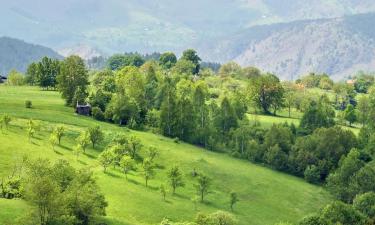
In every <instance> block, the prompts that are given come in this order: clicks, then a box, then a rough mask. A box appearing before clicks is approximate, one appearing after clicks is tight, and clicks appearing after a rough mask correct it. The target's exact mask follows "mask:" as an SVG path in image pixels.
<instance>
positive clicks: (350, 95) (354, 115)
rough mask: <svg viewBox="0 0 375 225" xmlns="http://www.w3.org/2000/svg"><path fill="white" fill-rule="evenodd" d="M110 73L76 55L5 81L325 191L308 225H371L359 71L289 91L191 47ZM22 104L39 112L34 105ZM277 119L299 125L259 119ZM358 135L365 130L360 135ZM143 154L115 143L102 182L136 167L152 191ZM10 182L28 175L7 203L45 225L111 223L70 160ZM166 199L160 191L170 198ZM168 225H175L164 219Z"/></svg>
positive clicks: (122, 62)
mask: <svg viewBox="0 0 375 225" xmlns="http://www.w3.org/2000/svg"><path fill="white" fill-rule="evenodd" d="M105 67H106V68H105V69H102V70H88V69H87V65H86V64H85V62H84V60H82V59H81V58H79V57H78V56H70V57H67V58H66V59H64V60H57V59H52V58H47V57H45V58H43V59H42V60H40V61H37V62H34V63H32V64H30V65H29V67H28V68H27V72H26V73H25V75H23V74H21V73H19V72H17V71H15V70H13V71H12V72H11V73H10V74H9V76H8V79H7V81H6V82H7V84H8V85H25V84H27V85H31V86H39V87H40V88H41V89H43V90H45V91H46V92H47V90H57V91H59V92H60V93H61V96H62V98H63V99H64V100H65V104H66V105H67V106H70V107H72V111H74V109H73V108H76V107H77V106H78V105H86V106H89V107H90V113H88V114H89V115H90V116H92V118H94V119H96V120H98V121H105V122H108V123H113V124H117V125H118V126H120V127H124V129H132V130H142V131H148V132H153V133H156V134H161V135H163V136H166V137H170V138H173V139H174V141H175V142H176V143H179V142H186V143H190V144H193V145H196V146H199V147H201V148H202V149H203V148H204V149H206V150H208V151H214V152H221V153H223V154H229V155H231V156H233V157H236V158H240V159H243V160H248V161H250V162H251V163H256V164H259V165H263V166H265V167H269V168H272V169H274V170H278V171H282V172H284V173H288V174H291V175H294V176H297V177H301V178H303V179H305V180H306V181H307V182H310V183H312V184H315V185H321V186H324V187H325V188H326V189H327V190H328V191H329V192H330V193H331V194H332V196H334V199H335V200H334V201H333V202H332V203H330V204H328V205H326V206H325V205H322V206H321V208H322V209H321V211H320V212H316V214H314V215H312V216H308V215H306V216H307V217H306V218H304V219H303V220H302V221H301V222H300V223H299V224H301V225H307V224H309V225H313V224H316V225H318V224H348V225H349V224H373V223H374V221H375V211H374V209H375V208H374V207H375V183H374V181H375V166H374V162H373V156H374V148H375V145H374V138H375V136H374V129H375V122H374V121H375V86H374V82H375V80H374V76H373V75H371V74H365V73H358V74H356V75H353V77H352V79H351V80H348V81H341V82H334V81H333V80H331V79H330V77H329V76H328V75H327V74H315V73H311V74H308V75H305V76H303V77H301V78H300V79H298V80H296V81H293V82H291V81H280V79H279V78H278V77H277V76H276V75H274V74H271V73H265V72H263V71H261V70H259V69H257V68H255V67H245V68H243V67H241V66H239V65H238V64H236V63H234V62H228V63H226V64H223V65H218V64H214V63H202V62H201V58H200V57H199V55H198V53H197V52H196V51H195V50H193V49H188V50H186V51H184V52H183V54H182V56H181V57H180V58H177V57H176V55H175V54H174V53H173V52H166V53H163V54H153V55H148V56H147V57H145V56H142V55H139V54H137V53H132V54H118V55H114V56H112V57H110V58H109V59H108V60H107V62H106V66H105ZM25 106H26V107H32V102H31V101H28V102H25ZM281 112H286V113H285V114H283V116H284V117H290V118H296V117H297V116H296V115H301V116H300V119H299V122H298V123H281V124H280V123H279V124H276V123H275V124H273V125H271V126H270V127H264V126H262V125H261V123H260V122H259V121H258V120H257V116H256V115H269V116H272V117H276V118H278V117H282V116H280V113H281ZM254 115H255V116H254ZM11 120H12V119H11V117H10V116H9V115H6V114H4V115H2V117H1V128H2V129H7V128H6V127H7V126H8V124H9V123H10V122H11ZM125 127H126V128H125ZM353 127H356V128H357V129H360V131H359V133H358V134H355V133H353V131H352V130H351V128H353ZM26 129H27V132H28V135H29V138H30V139H32V138H33V135H34V134H35V132H37V131H38V125H37V124H36V123H35V122H34V121H33V120H29V122H28V125H27V128H26ZM64 132H66V131H64V128H63V127H56V129H54V130H53V132H52V133H51V137H50V143H51V145H52V146H53V148H54V146H56V145H58V144H60V140H61V137H63V136H64ZM103 136H104V134H103V132H102V131H101V128H100V127H99V126H97V127H92V128H89V129H87V131H85V132H82V133H81V134H80V136H79V137H78V138H77V140H76V142H77V143H76V147H75V148H74V154H75V155H76V157H77V159H78V157H79V155H80V154H84V153H85V149H86V148H87V146H88V145H90V144H91V145H92V148H94V149H95V147H96V145H97V144H98V143H100V142H102V141H103V138H104V137H103ZM142 145H143V143H142V142H141V141H140V140H139V139H138V138H136V137H130V138H128V137H122V136H118V137H114V138H113V141H112V142H111V143H110V144H109V145H108V146H107V147H106V148H105V149H104V150H103V151H102V152H101V153H100V155H99V157H98V163H99V164H100V165H101V166H102V167H103V170H104V172H105V171H106V170H107V168H108V167H110V166H113V167H114V168H118V169H119V170H121V171H123V172H124V173H125V175H127V173H128V172H130V171H132V170H133V169H134V167H135V165H136V164H139V165H140V167H141V168H142V171H143V173H142V174H143V176H144V180H145V185H146V186H147V185H148V181H149V180H151V179H152V178H153V176H154V173H155V170H154V166H155V165H154V163H153V161H154V158H155V157H157V151H156V150H155V149H153V148H152V147H150V148H149V149H148V155H147V157H144V158H141V157H140V156H139V154H138V153H139V151H140V148H141V146H142ZM20 171H24V172H20ZM25 171H26V172H25ZM14 173H25V174H27V175H24V176H19V177H21V178H19V177H17V176H10V177H11V178H10V179H8V180H3V181H2V182H1V183H0V184H1V186H0V190H1V194H0V196H1V197H3V198H15V197H20V198H24V199H26V200H27V201H29V202H30V203H31V204H34V205H35V206H37V208H38V210H36V211H35V212H34V213H33V214H32V215H30V217H31V218H33V220H32V221H38V222H36V223H38V224H42V225H44V224H91V223H93V222H94V221H95V219H96V217H98V216H99V217H100V216H103V215H105V208H106V206H107V202H106V201H105V196H104V195H103V194H101V192H100V189H99V188H98V185H97V184H96V182H95V179H94V178H93V176H92V174H91V173H90V172H88V171H84V170H83V171H81V170H76V169H74V168H73V167H72V166H70V165H69V163H68V162H66V161H59V162H56V163H51V162H49V161H43V160H42V161H33V160H30V159H24V160H21V161H20V162H19V166H16V167H15V171H14ZM196 176H197V183H196V185H195V187H196V189H197V193H198V199H197V201H200V202H204V200H205V196H206V195H207V194H209V193H210V188H211V185H210V184H211V178H210V177H209V176H207V175H205V174H203V173H200V174H199V173H197V174H196ZM13 178H14V179H13ZM168 180H169V181H168V184H169V186H170V187H171V188H172V190H173V193H175V191H176V190H177V189H178V188H183V187H184V185H185V182H184V181H183V179H182V176H181V169H180V168H179V167H178V166H175V167H172V168H171V169H170V170H168ZM275 188H276V187H275ZM165 189H166V187H164V186H161V187H160V192H161V195H162V196H164V198H165V193H166V190H165ZM82 190H84V191H82ZM77 196H79V197H77ZM238 201H241V199H238V197H237V193H236V192H232V193H230V202H231V205H230V206H231V208H232V209H233V207H234V206H235V204H236V203H237V202H238ZM161 224H164V225H167V224H175V223H173V222H171V221H169V220H167V219H165V220H164V221H162V222H161ZM176 224H180V223H176ZM186 224H188V223H186ZM189 224H197V225H219V224H228V225H229V224H236V219H235V218H234V217H232V215H230V214H227V213H224V212H217V213H213V214H198V216H197V218H196V220H195V221H194V222H191V223H189Z"/></svg>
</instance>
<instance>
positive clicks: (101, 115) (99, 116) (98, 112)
mask: <svg viewBox="0 0 375 225" xmlns="http://www.w3.org/2000/svg"><path fill="white" fill-rule="evenodd" d="M92 116H93V117H94V118H95V119H97V120H100V121H103V120H104V113H103V112H102V110H101V109H100V108H99V107H93V108H92Z"/></svg>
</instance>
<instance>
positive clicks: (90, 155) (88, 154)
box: [84, 153, 96, 159]
mask: <svg viewBox="0 0 375 225" xmlns="http://www.w3.org/2000/svg"><path fill="white" fill-rule="evenodd" d="M84 155H85V156H87V157H88V158H90V159H96V157H95V156H94V155H92V154H90V153H84Z"/></svg>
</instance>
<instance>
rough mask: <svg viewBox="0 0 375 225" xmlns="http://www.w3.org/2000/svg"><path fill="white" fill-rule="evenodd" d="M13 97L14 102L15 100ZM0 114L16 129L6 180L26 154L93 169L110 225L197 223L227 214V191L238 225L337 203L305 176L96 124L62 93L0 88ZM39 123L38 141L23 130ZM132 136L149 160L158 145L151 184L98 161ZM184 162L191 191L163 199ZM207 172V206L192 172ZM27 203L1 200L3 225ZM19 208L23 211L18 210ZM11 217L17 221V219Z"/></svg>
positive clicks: (288, 217) (2, 171) (3, 160)
mask: <svg viewBox="0 0 375 225" xmlns="http://www.w3.org/2000/svg"><path fill="white" fill-rule="evenodd" d="M9 99H12V100H11V101H10V100H9ZM25 99H30V100H32V102H33V109H26V108H25V107H24V101H25ZM0 105H1V107H0V115H2V114H3V113H7V114H9V115H10V116H12V122H11V126H10V127H9V129H8V130H4V131H3V132H2V133H1V135H0V143H1V148H0V156H1V157H0V177H5V176H6V175H7V174H9V173H10V171H11V170H12V168H13V166H14V164H15V163H16V162H17V160H18V159H21V158H22V157H23V156H24V155H27V156H29V157H31V158H39V157H42V158H48V159H50V160H51V161H55V160H58V159H65V160H68V161H69V162H70V163H71V164H72V165H73V166H74V167H76V168H82V167H86V168H91V170H92V171H93V172H94V176H95V178H96V179H97V181H98V184H99V185H100V188H101V190H102V192H103V194H104V195H105V196H106V199H107V201H108V208H107V216H106V219H107V221H106V224H108V225H130V224H132V225H134V224H137V225H150V224H159V223H160V221H161V220H162V219H163V218H165V217H167V218H170V219H172V220H175V221H185V220H186V221H191V220H193V219H194V217H195V215H196V213H197V210H199V211H200V212H204V213H207V212H214V211H217V210H224V211H229V210H230V207H229V204H228V200H229V199H228V197H229V196H228V194H229V192H230V191H236V192H237V193H238V197H239V199H240V202H239V203H238V204H237V205H236V208H235V210H234V212H233V214H234V215H235V216H236V217H237V218H238V220H239V225H268V224H269V225H272V224H275V223H277V222H280V221H290V222H296V221H298V220H299V219H301V218H302V217H304V216H305V215H307V214H309V213H312V212H315V211H316V210H318V209H319V208H320V207H321V206H323V205H325V204H327V202H329V201H330V200H331V196H330V195H329V194H328V193H327V192H326V190H325V189H324V188H322V187H318V186H315V185H311V184H308V183H307V182H305V181H304V180H303V179H300V178H296V177H293V176H290V175H287V174H283V173H280V172H277V171H273V170H271V169H267V168H265V167H262V166H260V165H255V164H252V163H249V162H247V161H245V160H239V159H235V158H233V157H231V156H228V155H225V154H220V153H215V152H211V151H206V150H204V149H202V148H198V147H195V146H192V145H189V144H185V143H175V142H174V141H173V139H170V138H166V137H162V136H159V135H156V134H152V133H148V132H140V131H133V130H127V129H125V128H124V127H119V126H116V125H114V124H109V123H104V122H98V121H96V120H93V119H92V118H90V117H84V116H76V115H75V114H74V112H73V109H72V108H69V107H67V106H64V101H63V100H62V99H61V98H60V94H59V93H58V92H52V91H48V92H46V91H41V90H40V89H39V88H36V87H13V86H1V85H0ZM29 118H33V119H34V120H37V121H38V122H40V124H41V130H40V131H38V132H37V133H36V134H35V138H33V139H32V141H29V140H28V137H27V132H26V131H25V127H26V126H27V119H29ZM61 124H64V127H65V135H64V137H63V139H62V142H61V145H60V146H56V149H55V150H56V151H53V150H52V147H51V145H50V143H49V141H48V140H49V136H50V134H51V129H53V128H54V127H56V126H57V125H61ZM97 125H100V127H101V129H102V130H103V131H104V132H105V136H106V138H105V140H104V143H101V144H99V145H98V146H97V147H96V149H92V148H91V147H88V148H87V150H86V153H85V154H81V155H80V156H79V159H78V160H77V158H76V156H75V155H74V153H73V152H72V150H73V148H74V146H75V145H76V144H77V143H76V138H77V136H78V135H79V133H80V132H82V131H84V130H86V129H87V128H88V127H94V126H97ZM119 134H121V135H126V136H127V137H130V136H132V135H135V136H137V137H138V138H140V139H141V141H142V144H143V145H144V147H143V148H142V150H141V151H140V152H139V153H140V155H141V158H144V157H146V155H147V149H148V147H149V146H155V147H156V148H157V151H158V156H157V158H156V159H155V163H156V165H157V167H156V169H155V172H156V173H155V177H154V178H153V179H151V180H150V181H149V187H145V185H144V178H143V175H142V172H143V171H142V168H140V167H141V166H140V165H139V163H138V166H137V167H138V169H137V171H134V172H131V173H130V174H129V177H128V178H129V179H128V180H127V179H126V178H125V175H124V174H123V173H122V172H121V171H120V169H119V168H117V169H116V168H112V166H111V167H110V168H108V170H107V173H104V172H103V168H102V167H101V166H100V165H99V163H98V161H97V156H98V154H99V153H100V152H101V151H102V150H103V149H104V148H105V146H106V145H107V144H108V143H109V142H110V141H111V140H112V139H113V137H115V136H116V135H119ZM173 165H179V166H180V168H181V170H182V171H183V178H184V182H185V187H183V188H179V189H178V190H177V193H176V194H175V195H172V194H171V193H170V191H168V195H167V200H166V201H163V200H162V197H161V195H160V191H159V187H160V185H161V184H166V183H167V171H168V169H169V168H170V167H171V166H173ZM195 169H196V171H198V172H199V173H200V172H204V173H205V174H207V175H208V176H210V177H211V178H212V185H211V188H210V193H209V194H208V195H207V199H206V201H207V203H204V204H201V203H198V204H197V206H196V207H197V208H195V206H194V203H193V202H192V201H191V198H192V197H193V196H195V195H196V190H195V187H194V184H195V183H196V178H194V177H193V176H191V172H192V171H193V170H195ZM22 203H24V202H15V201H14V200H4V201H0V207H1V209H3V208H5V211H4V212H3V210H0V211H1V212H0V216H2V218H0V224H2V221H4V222H5V223H6V224H13V223H14V219H15V218H16V217H17V216H19V215H22V213H25V212H26V211H28V208H27V207H26V206H27V205H25V204H22ZM16 207H18V210H13V211H12V209H14V208H16ZM12 219H13V220H12Z"/></svg>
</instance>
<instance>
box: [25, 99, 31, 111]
mask: <svg viewBox="0 0 375 225" xmlns="http://www.w3.org/2000/svg"><path fill="white" fill-rule="evenodd" d="M32 107H33V103H32V101H30V100H26V101H25V108H27V109H31V108H32Z"/></svg>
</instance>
